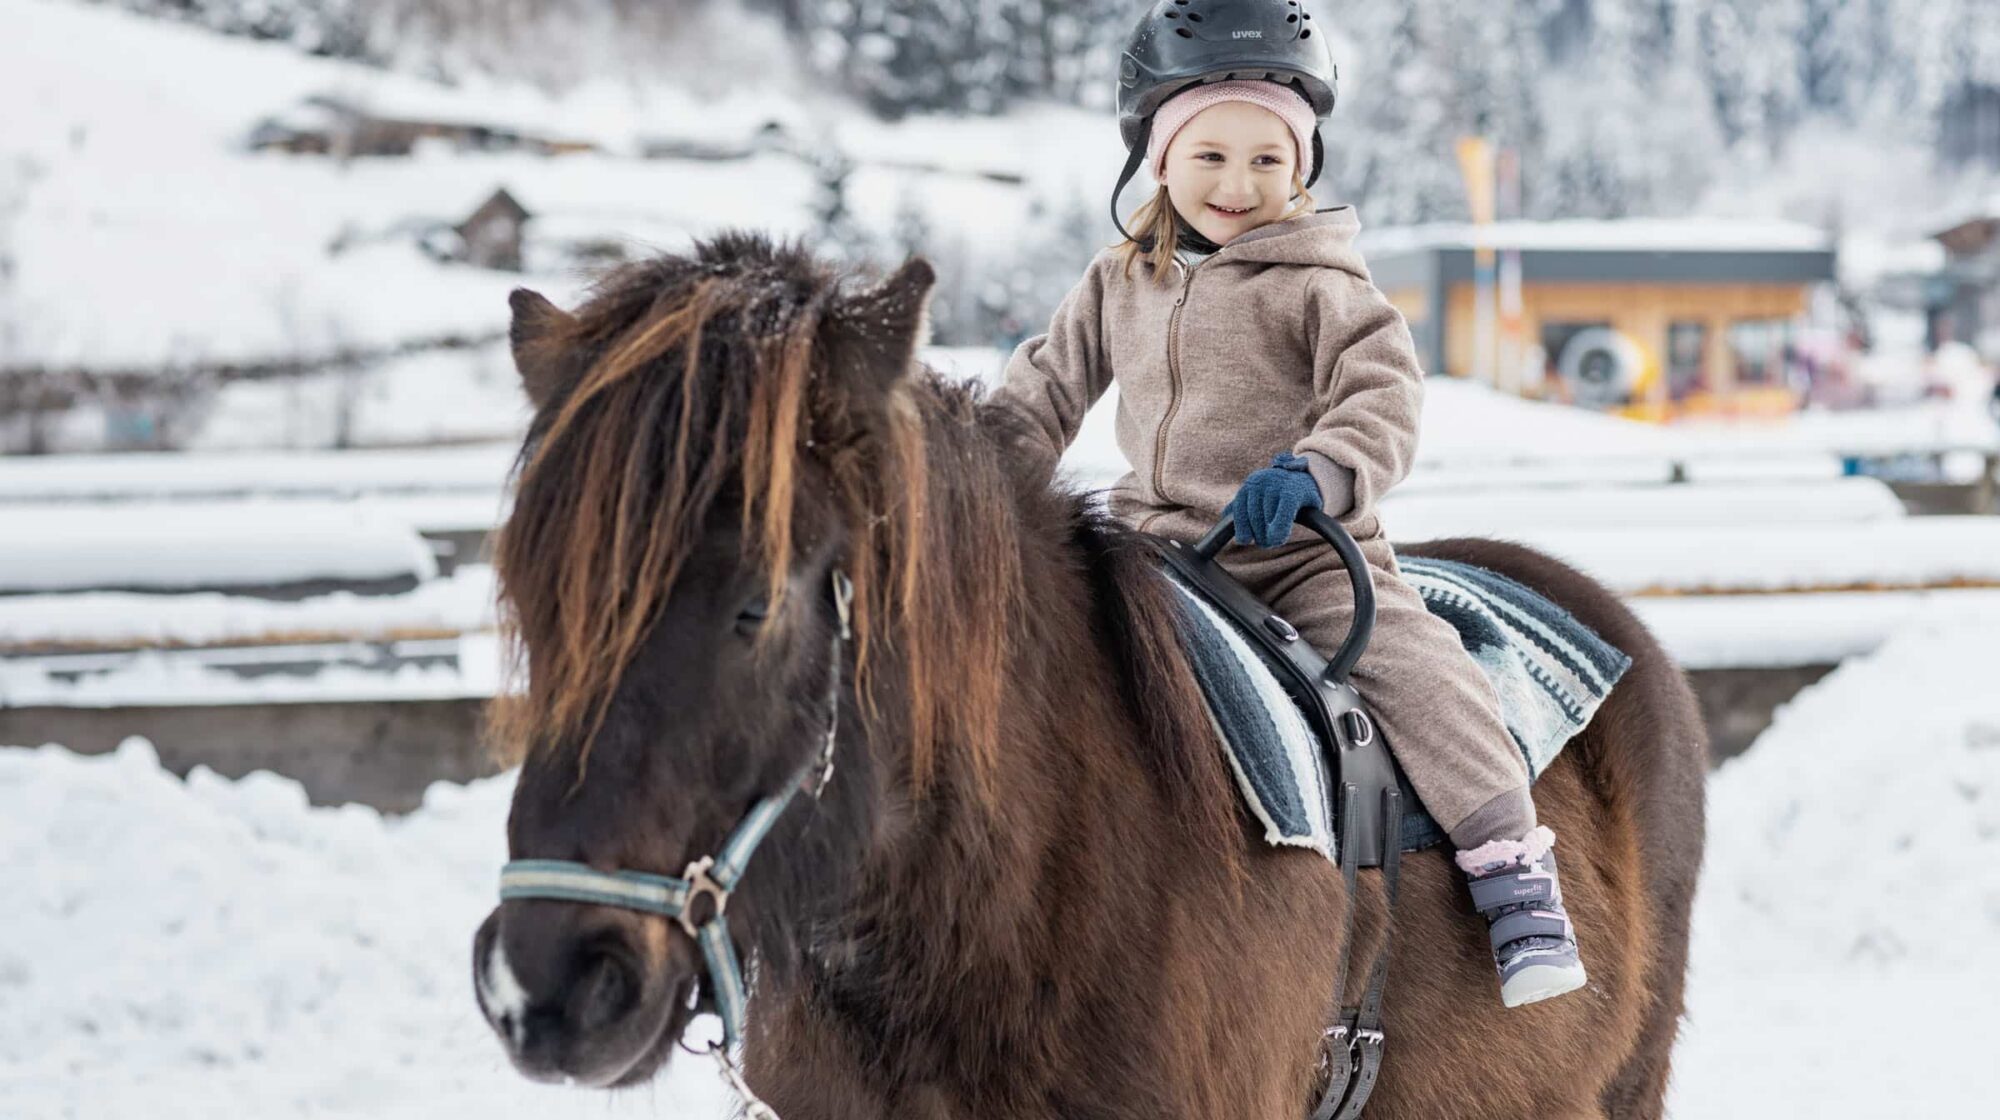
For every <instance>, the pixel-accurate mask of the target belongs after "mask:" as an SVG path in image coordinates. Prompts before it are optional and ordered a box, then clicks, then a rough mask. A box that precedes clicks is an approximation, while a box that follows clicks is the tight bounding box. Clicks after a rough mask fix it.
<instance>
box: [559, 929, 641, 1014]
mask: <svg viewBox="0 0 2000 1120" xmlns="http://www.w3.org/2000/svg"><path fill="white" fill-rule="evenodd" d="M572 993H573V994H572V995H571V997H570V1000H569V1012H570V1021H571V1022H573V1023H575V1024H576V1027H577V1029H578V1030H579V1031H586V1032H587V1031H594V1030H598V1029H600V1028H603V1027H606V1026H609V1025H610V1024H612V1023H615V1022H617V1021H618V1020H620V1019H623V1018H624V1017H625V1016H626V1015H628V1014H630V1013H631V1012H632V1009H633V1008H634V1007H636V1006H637V1005H638V1002H639V976H638V973H637V972H636V971H635V970H634V969H633V968H632V965H631V963H630V962H629V961H627V960H626V959H625V957H624V955H623V954H622V953H618V952H615V951H609V950H602V949H600V950H595V951H592V952H590V953H587V954H586V955H585V957H584V960H583V964H582V967H581V968H580V969H579V970H578V973H577V982H576V986H575V987H574V988H573V989H572Z"/></svg>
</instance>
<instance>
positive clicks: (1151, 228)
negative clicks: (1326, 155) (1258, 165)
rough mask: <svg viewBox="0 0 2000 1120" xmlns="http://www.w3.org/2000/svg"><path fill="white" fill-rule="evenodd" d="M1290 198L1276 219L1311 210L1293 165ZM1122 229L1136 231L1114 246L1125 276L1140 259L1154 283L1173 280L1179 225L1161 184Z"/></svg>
mask: <svg viewBox="0 0 2000 1120" xmlns="http://www.w3.org/2000/svg"><path fill="white" fill-rule="evenodd" d="M1292 197H1293V198H1294V199H1295V200H1296V201H1295V202H1294V203H1293V205H1292V208H1291V209H1290V210H1287V211H1285V213H1284V214H1283V215H1282V216H1280V217H1279V218H1277V219H1276V220H1277V221H1280V222H1284V221H1290V220H1291V219H1293V218H1296V217H1298V216H1299V215H1301V214H1309V213H1311V212H1312V208H1313V196H1312V192H1311V191H1308V190H1306V181H1305V177H1304V176H1302V175H1300V174H1299V172H1298V169H1297V168H1293V169H1292ZM1125 228H1126V229H1129V230H1132V231H1134V232H1135V233H1136V234H1137V237H1136V238H1130V237H1128V238H1126V239H1125V242H1124V243H1123V244H1121V245H1119V246H1118V252H1119V254H1120V255H1121V256H1123V257H1124V259H1125V278H1126V279H1128V280H1129V279H1131V278H1132V264H1133V262H1134V261H1138V260H1141V259H1144V260H1145V262H1146V263H1147V264H1149V265H1151V266H1152V268H1153V281H1154V283H1157V284H1171V283H1173V273H1172V266H1173V261H1174V251H1175V250H1176V249H1178V248H1180V228H1179V226H1177V225H1176V224H1175V222H1174V203H1173V200H1172V199H1170V198H1168V197H1167V188H1166V185H1165V184H1164V183H1163V184H1161V185H1160V189H1159V190H1156V191H1154V192H1153V197H1151V198H1149V199H1147V200H1146V201H1145V203H1144V204H1143V205H1141V206H1140V207H1139V208H1138V209H1137V210H1134V211H1132V216H1131V217H1129V218H1127V219H1125ZM1145 241H1150V242H1152V243H1153V247H1152V249H1151V250H1150V251H1149V250H1147V248H1146V247H1145V245H1144V244H1143V243H1142V242H1145Z"/></svg>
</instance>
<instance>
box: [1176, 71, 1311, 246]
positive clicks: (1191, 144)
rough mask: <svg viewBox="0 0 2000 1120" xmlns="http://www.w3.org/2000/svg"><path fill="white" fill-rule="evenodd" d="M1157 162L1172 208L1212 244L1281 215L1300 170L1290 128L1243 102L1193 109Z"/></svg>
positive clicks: (1290, 196) (1219, 242)
mask: <svg viewBox="0 0 2000 1120" xmlns="http://www.w3.org/2000/svg"><path fill="white" fill-rule="evenodd" d="M1162 162H1163V163H1164V164H1165V165H1166V183H1165V186H1166V188H1167V197H1168V198H1170V199H1171V200H1172V201H1173V204H1174V209H1175V210H1176V211H1177V212H1179V214H1180V216H1181V217H1182V218H1183V219H1184V220H1186V222H1187V223H1188V224H1189V225H1191V226H1193V227H1194V228H1195V229H1196V230H1197V231H1199V232H1200V233H1201V235H1202V236H1203V237H1206V238H1208V239H1209V240H1210V241H1213V242H1215V243H1216V244H1217V245H1226V244H1228V243H1229V241H1230V239H1231V238H1234V237H1238V236H1241V235H1242V234H1245V233H1248V232H1250V231H1251V230H1253V229H1256V228H1257V227H1258V226H1263V225H1269V224H1270V223H1272V222H1275V221H1277V220H1278V219H1279V218H1281V217H1283V216H1284V214H1285V209H1286V207H1287V206H1288V205H1289V204H1290V202H1291V200H1292V183H1293V179H1294V178H1295V177H1296V175H1297V173H1298V152H1297V149H1296V146H1295V145H1294V143H1293V141H1292V130H1291V129H1290V128H1289V127H1287V126H1286V124H1285V122H1284V121H1283V120H1281V119H1280V118H1279V117H1278V115H1277V114H1276V113H1273V112H1271V111H1270V110H1268V109H1261V108H1258V107H1257V106H1255V105H1252V104H1250V103H1249V102H1247V101H1225V102H1223V103H1221V104H1220V105H1211V106H1209V107H1208V108H1206V109H1203V110H1202V111H1201V112H1199V113H1197V114H1195V116H1194V119H1192V120H1190V121H1188V123H1187V124H1186V125H1184V126H1183V127H1182V128H1181V130H1180V131H1179V132H1178V133H1175V134H1174V138H1173V141H1172V142H1171V143H1170V144H1168V145H1167V154H1166V158H1165V159H1164V160H1163V161H1162Z"/></svg>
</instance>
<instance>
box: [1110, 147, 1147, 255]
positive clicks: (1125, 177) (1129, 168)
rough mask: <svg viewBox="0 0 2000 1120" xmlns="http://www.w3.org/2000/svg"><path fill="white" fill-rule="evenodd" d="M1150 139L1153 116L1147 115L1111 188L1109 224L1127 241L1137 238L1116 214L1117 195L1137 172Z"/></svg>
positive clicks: (1136, 239)
mask: <svg viewBox="0 0 2000 1120" xmlns="http://www.w3.org/2000/svg"><path fill="white" fill-rule="evenodd" d="M1152 139H1153V118H1152V117H1151V116H1150V115H1149V116H1147V117H1146V118H1145V119H1144V120H1142V121H1140V122H1139V135H1138V138H1137V139H1135V140H1133V141H1132V150H1131V151H1130V152H1128V153H1126V156H1125V170H1123V171H1120V172H1119V173H1118V185H1117V186H1115V187H1112V188H1111V224H1112V225H1114V226H1117V227H1118V232H1119V233H1121V234H1124V236H1125V240H1127V241H1138V240H1139V239H1138V238H1136V237H1134V236H1132V231H1130V230H1128V229H1126V228H1125V220H1124V219H1123V218H1120V217H1119V216H1118V196H1119V195H1121V194H1124V193H1125V186H1126V184H1128V183H1130V182H1131V181H1132V176H1134V175H1137V174H1138V173H1139V162H1140V161H1141V160H1143V159H1145V158H1146V145H1147V144H1149V143H1151V142H1152ZM1142 244H1143V242H1142Z"/></svg>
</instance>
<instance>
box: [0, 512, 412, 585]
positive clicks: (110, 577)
mask: <svg viewBox="0 0 2000 1120" xmlns="http://www.w3.org/2000/svg"><path fill="white" fill-rule="evenodd" d="M0 510H4V512H0V518H4V519H5V524H6V526H7V542H6V544H5V545H4V546H0V591H56V590H62V589H68V588H77V589H82V588H153V589H160V590H187V589H195V588H209V587H262V586H271V585H276V584H287V583H300V582H305V581H309V580H382V579H400V578H408V579H415V580H417V581H419V582H421V581H423V580H427V579H432V578H435V577H436V575H437V560H436V558H435V557H434V556H433V555H432V554H431V550H430V547H429V546H428V545H426V544H425V543H424V542H423V539H422V538H421V537H419V536H417V534H416V532H415V531H414V530H412V529H411V528H410V527H409V526H408V525H406V524H403V523H402V522H398V521H391V520H388V519H386V518H382V517H377V516H373V515H371V514H369V513H367V512H366V511H365V510H363V509H359V508H339V507H333V506H324V505H322V506H306V507H300V506H296V505H293V504H290V503H284V502H245V503H240V504H234V505H197V504H192V503H190V504H184V505H176V506H122V507H119V508H116V509H94V508H91V507H88V506H84V507H75V506H36V505H11V506H5V507H0Z"/></svg>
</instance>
